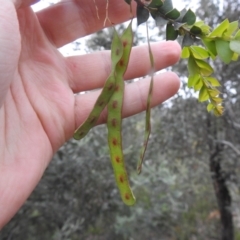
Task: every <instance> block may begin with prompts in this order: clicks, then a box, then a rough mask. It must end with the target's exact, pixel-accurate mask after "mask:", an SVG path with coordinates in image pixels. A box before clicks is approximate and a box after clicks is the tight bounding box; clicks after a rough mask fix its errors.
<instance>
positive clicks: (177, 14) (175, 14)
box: [165, 8, 180, 20]
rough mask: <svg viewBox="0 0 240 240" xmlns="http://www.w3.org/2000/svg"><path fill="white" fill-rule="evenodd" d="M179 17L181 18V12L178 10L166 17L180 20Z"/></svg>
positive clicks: (170, 12)
mask: <svg viewBox="0 0 240 240" xmlns="http://www.w3.org/2000/svg"><path fill="white" fill-rule="evenodd" d="M179 16H180V12H179V11H178V10H177V9H176V8H174V9H172V10H171V11H169V12H167V13H166V15H165V17H166V18H168V19H173V20H175V19H177V18H179Z"/></svg>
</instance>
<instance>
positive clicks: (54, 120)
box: [0, 0, 180, 229]
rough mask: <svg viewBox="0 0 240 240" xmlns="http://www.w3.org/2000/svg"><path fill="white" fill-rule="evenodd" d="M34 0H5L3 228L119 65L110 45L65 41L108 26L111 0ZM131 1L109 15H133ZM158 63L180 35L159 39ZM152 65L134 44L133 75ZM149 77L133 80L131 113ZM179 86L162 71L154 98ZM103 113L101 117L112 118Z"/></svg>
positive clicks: (0, 133) (0, 0)
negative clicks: (56, 0) (68, 53)
mask: <svg viewBox="0 0 240 240" xmlns="http://www.w3.org/2000/svg"><path fill="white" fill-rule="evenodd" d="M33 2H34V1H33V0H9V1H6V0H0V48H1V52H0V72H1V75H0V86H1V89H0V146H1V148H0V229H1V228H2V227H3V226H4V224H6V223H7V222H8V221H9V219H11V217H12V216H13V215H14V214H15V213H16V212H17V210H18V209H19V208H20V207H21V205H22V204H23V203H24V201H25V200H26V199H27V197H28V196H29V195H30V193H31V192H32V190H33V189H34V188H35V186H36V185H37V183H38V182H39V180H40V178H41V177H42V175H43V172H44V170H45V168H46V167H47V165H48V164H49V162H50V160H51V158H52V157H53V154H54V153H55V152H56V151H57V150H58V148H59V147H60V146H61V145H62V144H63V143H64V142H66V141H67V140H68V139H69V138H71V137H72V135H73V133H74V130H75V129H76V128H77V127H78V126H79V125H80V124H81V123H82V122H83V121H84V120H85V118H86V117H87V115H88V114H89V112H90V111H91V109H92V107H93V105H94V103H95V101H96V99H97V96H98V94H99V91H94V92H90V93H88V94H83V95H75V93H77V92H81V91H87V90H93V89H96V88H100V87H102V86H103V84H104V81H105V80H106V78H107V77H108V75H109V73H110V69H111V61H110V52H109V51H102V52H96V53H93V54H88V55H82V56H74V57H68V58H65V57H63V56H62V55H61V54H60V53H59V52H58V50H57V49H58V48H59V47H61V46H63V45H65V44H67V43H69V42H72V41H73V40H75V39H77V38H79V37H83V36H85V35H88V34H91V33H93V32H96V31H98V30H100V29H101V28H102V27H103V22H104V18H105V8H106V7H105V0H98V2H97V4H98V8H99V10H98V13H99V16H100V19H98V18H97V15H96V9H95V6H94V4H93V2H91V1H89V0H81V1H71V0H66V1H63V2H62V3H60V4H57V5H54V6H52V7H49V8H47V9H45V10H43V11H40V12H38V13H34V12H33V11H32V9H31V8H30V7H27V6H30V4H31V3H33ZM128 9H129V6H128V5H127V4H126V3H124V1H123V0H122V1H118V0H112V1H110V3H109V18H110V19H111V21H112V22H114V23H120V22H123V21H125V20H127V19H129V18H130V14H129V10H128ZM152 51H153V55H154V58H155V69H157V70H160V69H163V68H166V67H168V66H170V65H172V64H174V63H176V62H177V61H178V59H179V56H180V47H179V45H178V44H177V43H176V42H170V41H169V42H162V43H155V44H153V45H152ZM149 70H150V62H149V56H148V48H147V46H141V47H136V48H134V49H133V51H132V55H131V58H130V64H129V68H128V70H127V72H126V74H125V80H129V79H132V78H137V77H141V76H144V75H146V74H147V73H148V72H149ZM149 81H150V80H149V79H146V80H144V81H139V82H136V83H133V84H129V85H127V86H126V90H125V97H124V107H123V115H124V117H127V116H130V115H133V114H136V113H138V112H141V111H143V110H144V109H145V108H146V99H147V94H148V87H149ZM178 88H179V79H178V77H177V76H176V75H175V74H174V73H171V72H168V73H162V74H159V75H156V76H155V78H154V91H153V98H152V106H156V105H158V104H160V103H162V102H163V101H165V100H166V99H168V98H170V97H171V96H172V95H173V94H175V93H176V92H177V90H178ZM105 120H106V113H103V114H102V115H101V117H100V119H99V122H98V124H100V123H104V122H105Z"/></svg>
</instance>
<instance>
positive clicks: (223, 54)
mask: <svg viewBox="0 0 240 240" xmlns="http://www.w3.org/2000/svg"><path fill="white" fill-rule="evenodd" d="M229 45H230V44H229V42H227V41H224V40H222V39H217V40H216V49H217V53H218V55H219V57H220V59H221V60H222V61H223V62H224V63H226V64H228V63H230V62H231V60H232V56H233V51H232V50H231V49H230V46H229Z"/></svg>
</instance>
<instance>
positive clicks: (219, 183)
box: [209, 143, 234, 240]
mask: <svg viewBox="0 0 240 240" xmlns="http://www.w3.org/2000/svg"><path fill="white" fill-rule="evenodd" d="M214 147H215V150H214V152H213V153H212V154H211V156H210V162H209V165H210V171H211V174H212V180H213V186H214V190H215V194H216V198H217V203H218V207H219V212H220V220H221V226H222V227H221V228H222V229H221V240H234V226H233V219H232V212H231V196H230V193H229V190H228V187H227V185H226V174H225V173H224V171H223V170H222V168H221V160H222V156H221V152H222V150H223V144H220V143H216V145H215V146H214Z"/></svg>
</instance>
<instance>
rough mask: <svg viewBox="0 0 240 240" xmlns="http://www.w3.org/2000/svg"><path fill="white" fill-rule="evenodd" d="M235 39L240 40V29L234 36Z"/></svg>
mask: <svg viewBox="0 0 240 240" xmlns="http://www.w3.org/2000/svg"><path fill="white" fill-rule="evenodd" d="M234 39H235V40H240V29H239V30H238V31H237V33H236V34H235V36H234Z"/></svg>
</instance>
